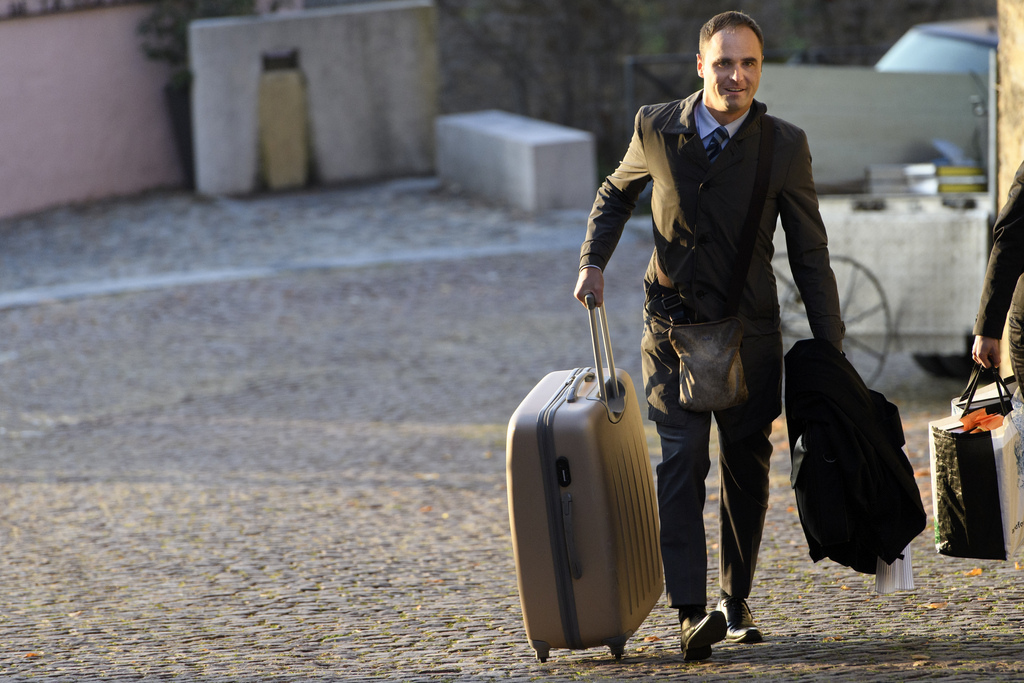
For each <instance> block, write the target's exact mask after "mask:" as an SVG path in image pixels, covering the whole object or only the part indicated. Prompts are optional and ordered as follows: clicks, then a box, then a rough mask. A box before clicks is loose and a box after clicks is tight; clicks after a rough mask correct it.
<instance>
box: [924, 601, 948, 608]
mask: <svg viewBox="0 0 1024 683" xmlns="http://www.w3.org/2000/svg"><path fill="white" fill-rule="evenodd" d="M948 604H949V603H948V602H930V603H928V604H927V605H925V607H927V608H928V609H942V608H943V607H945V606H946V605H948Z"/></svg>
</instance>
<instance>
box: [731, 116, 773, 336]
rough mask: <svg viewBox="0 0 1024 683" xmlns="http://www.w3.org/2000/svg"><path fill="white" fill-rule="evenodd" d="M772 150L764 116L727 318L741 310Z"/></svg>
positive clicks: (770, 126) (769, 123)
mask: <svg viewBox="0 0 1024 683" xmlns="http://www.w3.org/2000/svg"><path fill="white" fill-rule="evenodd" d="M774 149H775V121H774V119H772V117H770V116H768V115H767V114H763V115H762V116H761V144H760V147H758V152H757V175H756V176H755V177H754V192H753V194H752V195H751V196H750V206H748V207H747V218H746V220H745V221H744V222H743V234H742V236H741V237H740V244H739V247H738V248H737V250H736V269H735V270H734V271H733V273H732V282H731V283H730V284H729V294H728V296H726V299H725V310H726V315H727V316H734V315H736V313H737V312H738V311H739V310H740V299H742V297H743V286H744V285H745V284H746V283H747V275H748V274H749V273H750V261H751V260H752V259H753V258H754V242H755V241H756V240H757V229H758V228H759V227H760V225H761V214H763V213H764V204H765V200H766V199H767V198H768V180H769V176H770V175H771V167H772V154H773V153H774Z"/></svg>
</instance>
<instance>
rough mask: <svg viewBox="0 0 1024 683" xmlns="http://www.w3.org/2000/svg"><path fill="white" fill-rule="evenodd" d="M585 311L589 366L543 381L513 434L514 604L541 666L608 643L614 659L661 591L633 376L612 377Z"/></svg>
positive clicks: (594, 313)
mask: <svg viewBox="0 0 1024 683" xmlns="http://www.w3.org/2000/svg"><path fill="white" fill-rule="evenodd" d="M588 308H589V309H590V327H591V337H592V339H593V342H594V362H595V367H594V368H576V369H574V370H565V371H560V372H552V373H550V374H548V375H547V376H546V377H544V379H542V380H541V381H540V382H539V383H538V384H537V386H535V387H534V388H533V390H532V391H531V392H530V393H529V394H528V395H527V396H526V398H525V399H523V402H522V403H521V404H520V405H519V407H518V408H517V409H516V411H515V413H513V415H512V418H511V420H510V422H509V428H508V437H507V439H508V440H507V450H506V453H507V462H506V473H507V478H508V505H509V519H510V522H511V527H512V545H513V552H514V555H515V563H516V575H517V581H518V585H519V598H520V602H521V604H522V609H523V622H524V624H525V626H526V635H527V638H529V640H530V644H531V645H532V646H533V648H534V650H535V651H536V653H537V658H538V659H539V660H540V661H541V662H544V661H546V660H547V657H548V654H549V651H550V649H551V648H570V649H582V648H589V647H598V646H602V645H607V646H608V647H609V648H611V651H612V654H613V655H615V657H616V658H619V657H621V656H622V653H623V652H624V649H625V644H626V641H627V640H628V639H629V637H630V636H631V635H633V633H634V632H635V631H636V630H637V628H639V627H640V624H641V623H643V621H644V619H646V618H647V615H648V614H649V613H650V611H651V609H652V608H653V607H654V605H655V604H656V603H657V601H658V600H659V598H660V597H661V593H662V589H663V586H664V578H663V575H662V568H661V550H660V546H659V540H658V511H657V498H656V493H655V488H654V480H653V474H652V470H651V462H650V456H649V455H648V451H647V440H646V436H645V434H644V429H643V421H642V418H641V415H640V407H639V405H638V402H637V397H636V391H635V390H634V388H633V382H632V380H631V379H630V377H629V375H628V374H627V373H626V372H625V371H623V370H618V371H616V369H615V362H614V360H613V358H612V351H611V343H610V340H609V336H608V322H607V320H606V319H605V316H604V309H603V307H595V306H594V305H593V300H592V299H591V300H588ZM599 326H600V328H601V331H600V333H599V329H598V328H599ZM601 339H603V343H604V351H605V356H606V357H607V362H608V381H607V382H606V381H605V374H604V368H603V367H602V365H603V364H602V362H601V361H602V359H601V355H602V354H601Z"/></svg>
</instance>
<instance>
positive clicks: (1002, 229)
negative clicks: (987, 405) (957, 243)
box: [974, 163, 1024, 367]
mask: <svg viewBox="0 0 1024 683" xmlns="http://www.w3.org/2000/svg"><path fill="white" fill-rule="evenodd" d="M1022 185H1024V163H1022V164H1021V165H1020V167H1019V168H1018V169H1017V173H1016V176H1015V177H1014V179H1013V184H1012V185H1011V186H1010V192H1009V195H1008V196H1007V199H1006V203H1005V204H1003V208H1002V210H1001V211H1000V212H999V217H998V218H997V219H996V222H995V225H994V226H993V227H992V252H991V253H990V254H989V257H988V266H987V267H986V269H985V283H984V286H983V289H982V292H981V301H980V303H979V304H978V317H977V318H976V319H975V322H974V334H976V335H978V336H979V337H988V338H991V339H998V338H1000V337H1002V335H1003V325H1004V324H1005V322H1006V312H1007V311H1008V310H1009V309H1010V301H1011V300H1012V299H1013V290H1014V288H1015V287H1016V286H1017V280H1018V279H1019V278H1020V276H1021V273H1022V272H1024V202H1021V201H1018V200H1019V198H1020V193H1021V186H1022ZM975 345H976V346H977V342H976V343H975ZM986 367H987V366H986Z"/></svg>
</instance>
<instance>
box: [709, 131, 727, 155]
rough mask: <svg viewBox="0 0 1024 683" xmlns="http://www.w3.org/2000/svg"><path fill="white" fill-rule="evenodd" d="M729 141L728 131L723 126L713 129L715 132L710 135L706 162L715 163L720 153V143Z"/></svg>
mask: <svg viewBox="0 0 1024 683" xmlns="http://www.w3.org/2000/svg"><path fill="white" fill-rule="evenodd" d="M728 139H729V131H727V130H726V129H725V126H719V127H718V128H715V132H713V133H712V134H711V142H709V143H708V146H707V150H706V151H707V154H708V161H710V162H711V163H715V159H716V158H717V157H718V155H719V153H720V152H721V151H722V143H723V142H725V141H726V140H728Z"/></svg>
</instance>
